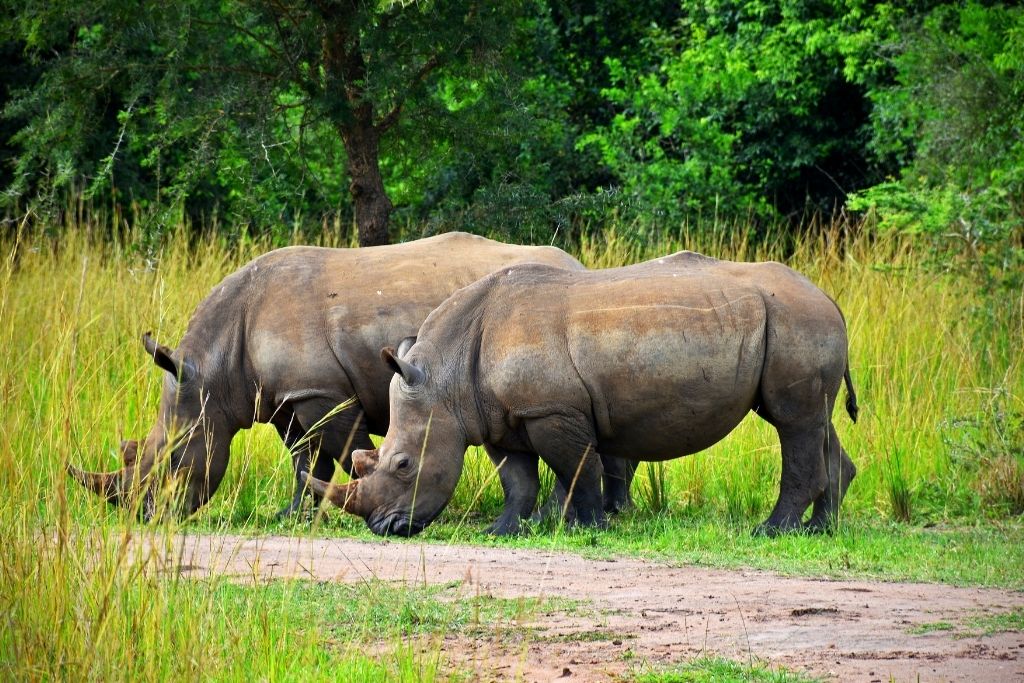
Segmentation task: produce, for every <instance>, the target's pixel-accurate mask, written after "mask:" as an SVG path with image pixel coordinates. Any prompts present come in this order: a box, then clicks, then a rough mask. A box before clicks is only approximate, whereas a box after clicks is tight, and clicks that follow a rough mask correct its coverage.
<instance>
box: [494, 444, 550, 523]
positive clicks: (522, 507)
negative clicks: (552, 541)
mask: <svg viewBox="0 0 1024 683" xmlns="http://www.w3.org/2000/svg"><path fill="white" fill-rule="evenodd" d="M485 449H486V450H487V455H488V456H489V457H490V459H491V462H493V463H494V466H495V467H497V468H498V478H499V479H500V480H501V490H502V492H504V494H505V507H504V509H503V510H502V512H501V516H499V517H498V519H497V520H495V521H494V523H493V524H491V525H490V526H489V527H487V529H486V533H488V534H494V535H496V536H507V535H509V534H516V533H519V529H520V520H522V519H526V518H528V517H529V516H530V513H532V512H533V508H534V507H536V505H537V494H538V492H539V491H540V478H539V476H538V474H537V455H536V454H535V453H522V452H518V451H508V450H504V449H501V448H497V447H495V446H490V445H486V446H485Z"/></svg>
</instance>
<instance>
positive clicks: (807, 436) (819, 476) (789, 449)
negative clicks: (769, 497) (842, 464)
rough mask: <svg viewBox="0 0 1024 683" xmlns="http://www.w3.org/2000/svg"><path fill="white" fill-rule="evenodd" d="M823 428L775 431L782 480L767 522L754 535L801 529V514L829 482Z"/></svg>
mask: <svg viewBox="0 0 1024 683" xmlns="http://www.w3.org/2000/svg"><path fill="white" fill-rule="evenodd" d="M825 433H826V427H825V426H824V425H816V426H812V427H808V428H803V429H783V428H779V441H780V442H781V443H782V477H781V479H780V482H779V499H778V501H777V502H776V503H775V508H774V509H773V510H772V513H771V515H769V516H768V519H767V520H765V521H764V522H762V523H761V524H760V525H758V527H757V528H756V529H755V530H754V533H755V535H765V536H775V535H777V534H780V533H785V532H788V531H795V530H797V529H801V528H802V527H803V523H802V520H803V515H804V512H805V511H806V510H807V508H808V507H810V505H811V503H812V502H814V501H816V500H818V499H819V498H820V497H821V496H822V494H823V493H824V492H825V490H826V488H827V485H828V483H829V480H828V474H827V473H826V467H825V457H824V455H825V454H824V447H825Z"/></svg>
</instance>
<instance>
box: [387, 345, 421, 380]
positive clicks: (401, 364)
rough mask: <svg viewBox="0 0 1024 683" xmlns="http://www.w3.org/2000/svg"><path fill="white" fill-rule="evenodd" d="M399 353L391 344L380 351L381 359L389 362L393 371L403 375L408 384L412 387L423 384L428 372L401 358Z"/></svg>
mask: <svg viewBox="0 0 1024 683" xmlns="http://www.w3.org/2000/svg"><path fill="white" fill-rule="evenodd" d="M398 355H399V354H398V352H396V351H395V350H394V349H393V348H391V347H390V346H387V347H385V348H383V349H381V352H380V357H381V360H383V361H384V362H385V363H387V364H388V367H389V368H391V371H392V372H394V373H395V374H397V375H401V376H402V379H404V380H405V383H406V384H408V385H409V386H411V387H414V386H416V385H417V384H422V383H423V380H425V379H426V378H427V376H426V374H425V373H424V372H423V371H422V370H420V369H419V368H418V367H416V366H415V365H413V364H412V363H409V362H407V361H404V360H402V359H401V358H399V357H398Z"/></svg>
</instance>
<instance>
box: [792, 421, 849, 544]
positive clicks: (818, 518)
mask: <svg viewBox="0 0 1024 683" xmlns="http://www.w3.org/2000/svg"><path fill="white" fill-rule="evenodd" d="M828 430H829V431H828V442H827V444H826V445H825V468H826V471H827V473H828V486H827V487H826V488H825V490H824V491H823V492H822V494H821V495H820V496H818V498H817V499H815V501H814V510H813V512H812V513H811V518H810V519H809V520H808V521H807V523H806V524H805V525H804V529H805V530H807V531H808V532H812V533H819V532H827V531H830V530H831V529H833V528H834V527H835V524H836V522H837V521H838V520H839V506H840V505H841V504H842V502H843V498H844V497H845V496H846V490H847V489H848V488H849V487H850V482H851V481H853V478H854V477H855V476H857V468H856V466H854V464H853V461H852V460H851V459H850V456H849V455H847V453H846V450H845V449H844V448H843V446H842V444H840V443H839V436H838V435H837V434H836V429H835V427H833V426H832V425H831V424H829V426H828Z"/></svg>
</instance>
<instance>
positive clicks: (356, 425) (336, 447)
mask: <svg viewBox="0 0 1024 683" xmlns="http://www.w3.org/2000/svg"><path fill="white" fill-rule="evenodd" d="M335 405H337V403H336V402H334V401H332V400H330V399H320V400H314V401H303V402H302V403H297V404H295V405H293V406H292V410H291V417H290V418H289V420H288V421H287V423H286V425H285V426H284V427H283V428H282V425H281V424H280V422H277V421H275V426H277V429H278V433H280V434H281V438H282V440H283V441H284V442H285V445H286V446H287V447H288V449H289V450H290V451H291V452H292V470H293V473H294V476H295V491H294V494H293V495H292V500H291V503H289V504H288V506H287V507H285V508H284V509H283V510H281V511H280V512H278V517H280V518H285V517H290V516H291V515H293V514H295V513H296V512H298V511H299V510H300V509H301V507H302V501H303V498H304V497H305V496H306V495H311V496H312V501H313V509H314V510H315V509H316V508H317V507H318V506H319V504H320V500H321V497H320V496H318V495H316V494H315V493H310V492H309V491H308V489H307V487H306V485H305V483H304V482H303V481H302V473H303V472H307V473H310V474H312V475H313V476H314V477H315V478H317V479H320V480H323V481H330V480H331V478H332V477H333V476H334V461H335V459H338V460H340V461H342V462H347V463H351V455H350V454H351V453H352V451H353V450H355V449H372V448H373V444H372V442H371V441H370V435H369V434H368V433H367V431H366V427H365V426H364V425H363V420H362V419H361V412H362V411H360V410H359V409H358V408H357V407H356V406H353V407H352V408H350V409H349V411H345V412H342V413H338V414H337V415H335V416H333V417H332V418H331V419H330V420H328V421H327V422H322V421H323V418H324V416H325V415H327V414H328V413H329V412H330V411H331V410H332V409H333V408H334V406H335ZM345 471H346V472H351V465H350V464H349V466H348V467H345Z"/></svg>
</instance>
